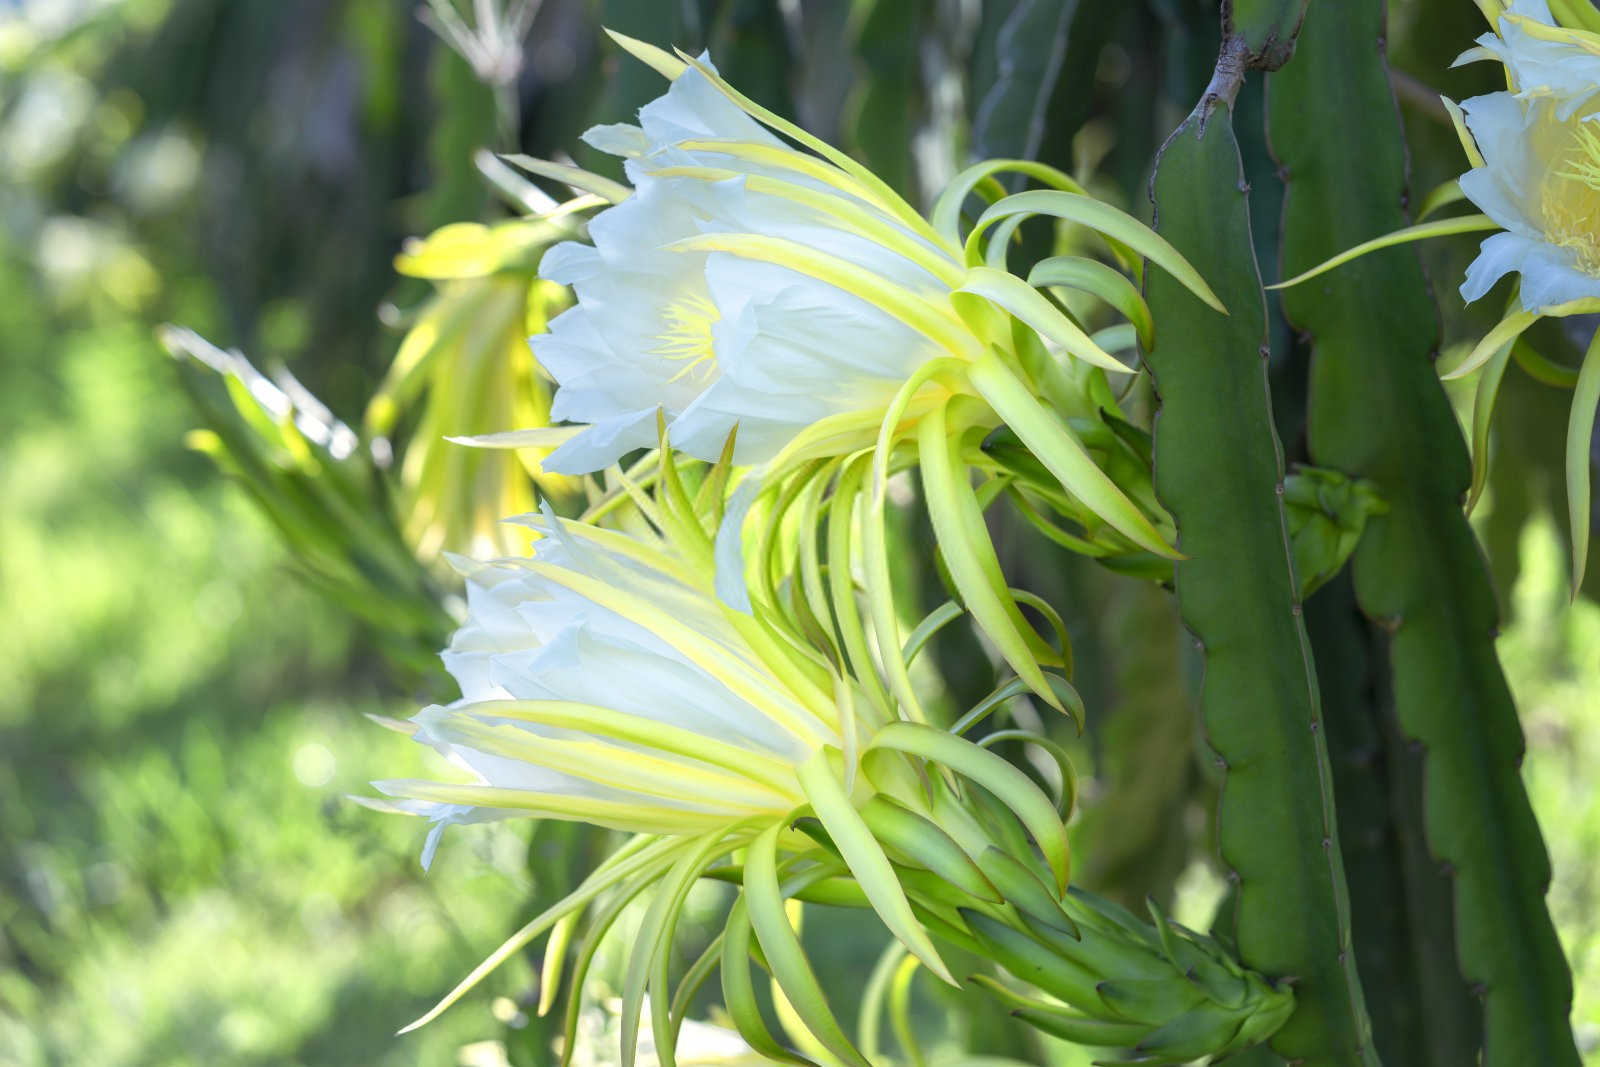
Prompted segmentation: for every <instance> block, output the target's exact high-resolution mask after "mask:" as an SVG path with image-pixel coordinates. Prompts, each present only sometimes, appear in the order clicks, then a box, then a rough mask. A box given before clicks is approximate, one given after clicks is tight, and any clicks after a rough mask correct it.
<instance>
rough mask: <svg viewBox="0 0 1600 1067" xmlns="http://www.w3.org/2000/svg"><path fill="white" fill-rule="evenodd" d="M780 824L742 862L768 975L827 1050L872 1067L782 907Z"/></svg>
mask: <svg viewBox="0 0 1600 1067" xmlns="http://www.w3.org/2000/svg"><path fill="white" fill-rule="evenodd" d="M782 832H783V826H782V825H777V826H772V827H770V828H768V829H766V830H764V831H762V833H761V834H760V835H759V836H758V837H756V839H755V840H754V841H752V842H751V843H750V848H749V851H748V852H747V853H746V855H745V863H744V901H745V903H746V907H747V908H748V911H749V916H750V927H751V929H753V930H754V931H755V935H756V940H757V941H758V942H759V943H760V945H761V949H762V951H763V952H764V953H766V957H767V962H768V964H770V966H771V968H772V979H773V981H774V982H776V983H777V984H778V988H780V989H782V990H783V995H784V996H785V997H787V998H788V1000H789V1003H790V1005H791V1006H792V1007H793V1008H794V1011H795V1014H796V1016H798V1017H799V1019H800V1020H801V1022H802V1023H803V1024H804V1025H805V1027H806V1030H807V1031H808V1032H809V1033H810V1034H811V1035H812V1036H813V1037H815V1038H816V1039H817V1040H818V1041H819V1042H821V1043H822V1045H823V1046H824V1047H825V1048H827V1049H828V1051H829V1052H831V1053H833V1054H834V1055H835V1056H838V1057H839V1058H840V1059H841V1060H843V1061H844V1062H845V1063H847V1064H850V1065H852V1067H872V1065H871V1064H869V1063H867V1061H866V1060H865V1059H863V1058H862V1057H861V1053H859V1052H857V1051H856V1048H855V1046H854V1045H853V1044H851V1043H850V1039H849V1038H848V1037H847V1036H846V1035H845V1032H844V1029H843V1028H842V1027H841V1026H840V1025H839V1020H838V1019H837V1018H836V1017H835V1016H834V1014H833V1009H832V1008H830V1007H829V1006H828V999H827V997H826V995H824V993H823V991H822V984H821V983H820V982H819V981H818V980H817V975H816V972H815V971H814V970H812V969H811V963H810V961H809V960H807V959H806V954H805V949H804V948H802V947H801V945H800V939H799V937H798V936H796V934H795V932H794V928H793V927H792V926H790V925H789V917H788V915H787V914H786V913H785V911H784V906H783V894H782V892H781V891H780V888H779V885H778V869H777V847H778V836H779V834H781V833H782Z"/></svg>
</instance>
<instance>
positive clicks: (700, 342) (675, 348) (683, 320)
mask: <svg viewBox="0 0 1600 1067" xmlns="http://www.w3.org/2000/svg"><path fill="white" fill-rule="evenodd" d="M661 317H662V320H663V321H664V323H665V328H664V329H663V330H662V331H661V335H660V344H658V345H656V347H654V348H652V349H651V350H650V354H651V355H653V356H663V357H665V358H667V359H670V360H673V361H674V362H681V363H682V364H683V368H682V369H681V370H679V371H678V373H676V374H674V375H673V376H672V377H671V378H670V379H669V381H674V382H675V381H677V380H678V379H679V378H683V377H686V376H688V375H689V374H692V373H695V372H697V371H698V373H699V374H700V376H701V378H702V380H704V379H706V378H710V377H711V376H712V375H713V374H715V373H716V369H717V353H716V347H715V345H714V344H713V343H712V340H711V327H712V326H713V325H715V324H716V323H717V322H718V320H720V319H721V318H722V313H721V312H719V311H718V310H717V305H715V304H713V303H712V302H711V300H710V299H709V298H708V297H705V296H701V295H700V294H699V293H688V294H685V295H684V296H681V297H679V298H678V299H677V300H675V301H673V302H672V303H670V304H668V305H667V307H666V309H665V310H664V311H663V312H662V313H661Z"/></svg>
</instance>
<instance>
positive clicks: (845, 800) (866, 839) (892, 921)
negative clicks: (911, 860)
mask: <svg viewBox="0 0 1600 1067" xmlns="http://www.w3.org/2000/svg"><path fill="white" fill-rule="evenodd" d="M798 773H799V778H800V786H801V788H803V789H804V790H805V791H806V799H807V800H809V801H810V802H811V810H812V811H813V812H815V813H816V816H817V819H818V820H819V821H821V823H822V828H823V829H824V830H826V831H828V836H829V837H831V838H833V843H834V844H835V845H837V846H838V848H839V854H840V855H841V856H843V857H844V862H845V865H846V866H848V867H849V868H850V873H851V874H852V875H854V876H855V879H856V882H857V883H858V884H859V885H860V886H861V890H862V892H864V893H866V894H867V899H868V900H870V901H871V902H872V910H873V911H875V912H877V914H878V918H880V919H882V920H883V925H885V926H887V927H888V928H889V931H890V933H892V934H894V936H895V937H897V938H899V939H900V941H901V943H903V944H904V945H905V946H906V948H908V949H910V950H911V952H912V953H913V954H914V955H915V956H916V957H917V959H919V960H921V961H922V962H923V964H924V965H926V966H927V968H928V969H929V970H930V971H932V972H933V973H934V974H936V975H938V976H939V977H940V978H941V979H943V980H944V981H946V982H948V983H949V984H951V985H958V983H957V982H956V980H955V976H953V975H952V974H951V973H950V969H949V968H948V967H946V966H945V962H944V960H942V959H941V958H940V957H939V950H938V949H936V948H934V947H933V942H932V941H931V940H930V939H929V938H928V933H927V931H926V930H924V929H923V928H922V925H921V924H920V923H919V922H917V918H916V916H915V915H913V914H912V912H911V904H910V902H909V901H907V900H906V895H905V891H904V890H903V889H901V888H900V880H899V879H898V878H897V877H895V873H894V868H893V867H892V866H891V865H890V863H889V858H888V857H887V856H885V855H884V854H883V849H882V848H881V847H880V846H879V845H878V842H877V840H876V839H875V838H874V837H873V836H872V831H871V830H869V829H868V828H867V824H866V823H865V822H863V821H862V819H861V816H860V814H859V813H858V812H857V811H856V809H855V806H854V805H852V804H851V803H850V798H849V797H848V796H847V795H846V794H845V791H844V787H843V786H841V785H840V784H839V780H838V779H837V778H835V777H834V775H833V770H832V768H831V767H829V766H828V750H827V749H818V750H817V752H816V754H815V755H813V756H812V757H811V758H810V759H808V760H806V761H805V762H804V763H802V764H801V765H800V768H799V772H798Z"/></svg>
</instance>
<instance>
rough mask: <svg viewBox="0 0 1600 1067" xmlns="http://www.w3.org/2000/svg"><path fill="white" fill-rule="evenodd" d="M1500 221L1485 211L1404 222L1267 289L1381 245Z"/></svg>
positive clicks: (1474, 229)
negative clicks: (1381, 234) (1393, 229)
mask: <svg viewBox="0 0 1600 1067" xmlns="http://www.w3.org/2000/svg"><path fill="white" fill-rule="evenodd" d="M1500 228H1501V227H1500V224H1499V223H1498V222H1496V221H1494V220H1493V219H1491V218H1490V217H1489V216H1487V215H1462V216H1461V217H1460V218H1454V219H1440V220H1439V221H1438V222H1423V223H1419V224H1417V225H1415V226H1407V227H1405V228H1404V229H1399V230H1396V231H1394V232H1393V233H1386V234H1384V235H1383V236H1382V237H1374V238H1373V239H1372V240H1370V241H1363V242H1361V243H1360V244H1358V245H1356V246H1355V247H1354V248H1349V249H1346V250H1345V251H1343V252H1340V253H1339V254H1338V255H1336V256H1334V257H1333V258H1332V259H1328V260H1324V261H1323V262H1321V263H1319V264H1317V265H1316V266H1315V267H1312V268H1311V269H1310V270H1307V271H1302V272H1301V273H1299V274H1296V275H1295V276H1294V277H1293V278H1290V279H1289V280H1288V281H1282V282H1279V283H1278V284H1277V285H1269V286H1267V288H1268V289H1287V288H1289V287H1290V286H1293V285H1299V284H1300V283H1301V282H1307V281H1310V280H1311V279H1312V278H1315V277H1316V276H1317V275H1319V274H1326V273H1327V272H1328V271H1330V270H1333V269H1334V268H1335V267H1342V266H1344V265H1345V264H1346V263H1348V262H1350V261H1351V260H1352V259H1358V258H1360V257H1361V256H1364V255H1366V254H1367V253H1368V252H1376V251H1378V250H1379V249H1380V248H1393V247H1394V246H1395V245H1403V244H1407V243H1409V242H1411V241H1425V240H1427V239H1428V238H1430V237H1449V236H1451V235H1453V234H1458V233H1478V232H1480V231H1483V230H1498V229H1500Z"/></svg>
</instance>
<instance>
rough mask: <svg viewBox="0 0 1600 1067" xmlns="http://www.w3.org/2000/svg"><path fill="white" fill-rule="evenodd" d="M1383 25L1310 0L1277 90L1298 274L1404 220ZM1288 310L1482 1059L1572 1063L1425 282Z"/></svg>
mask: <svg viewBox="0 0 1600 1067" xmlns="http://www.w3.org/2000/svg"><path fill="white" fill-rule="evenodd" d="M1383 29H1384V11H1383V4H1382V2H1381V0H1361V2H1359V3H1357V2H1351V3H1345V4H1339V5H1328V4H1322V5H1314V6H1313V8H1312V10H1311V12H1310V13H1309V15H1308V16H1307V22H1306V26H1305V29H1304V32H1303V34H1302V38H1301V41H1300V45H1299V50H1298V52H1297V54H1296V56H1295V59H1294V61H1293V62H1292V63H1290V64H1289V65H1288V66H1287V67H1286V68H1285V69H1284V70H1283V71H1282V72H1281V73H1279V74H1277V75H1274V76H1273V78H1272V80H1271V82H1270V83H1269V96H1268V104H1269V115H1271V116H1273V121H1272V125H1271V136H1272V144H1273V149H1274V151H1275V153H1276V155H1277V157H1278V159H1279V161H1280V162H1281V163H1282V164H1283V165H1284V169H1285V172H1286V174H1287V176H1288V181H1289V191H1288V197H1287V200H1286V206H1285V221H1284V263H1283V266H1284V270H1285V272H1286V273H1292V272H1296V271H1298V270H1300V269H1301V268H1303V267H1307V266H1310V265H1312V264H1314V263H1317V262H1320V261H1321V260H1323V259H1324V258H1326V257H1327V256H1330V255H1332V254H1334V253H1336V252H1338V251H1340V250H1342V249H1345V248H1348V247H1350V246H1352V245H1354V244H1357V243H1358V242H1360V241H1362V240H1365V239H1367V238H1370V237H1373V236H1376V235H1378V234H1381V233H1385V232H1388V231H1391V230H1394V229H1397V228H1399V227H1401V226H1403V225H1405V224H1406V223H1407V221H1408V220H1407V218H1406V215H1405V212H1404V210H1403V207H1402V205H1403V203H1404V193H1405V168H1406V161H1405V145H1404V142H1403V139H1402V136H1401V132H1400V128H1399V123H1398V118H1397V116H1396V113H1395V104H1394V99H1393V96H1392V94H1391V90H1390V85H1389V77H1388V70H1387V68H1386V65H1385V63H1384V58H1383V54H1382V45H1381V42H1382V38H1383ZM1284 307H1285V311H1286V312H1287V314H1288V315H1289V317H1290V319H1291V320H1292V321H1293V322H1294V323H1295V324H1296V325H1297V326H1298V327H1299V328H1301V329H1302V330H1304V331H1305V332H1306V333H1308V334H1309V335H1310V336H1311V337H1312V338H1313V340H1314V342H1315V345H1316V348H1315V355H1314V356H1313V359H1312V371H1311V400H1310V412H1309V422H1310V430H1309V439H1310V451H1311V455H1312V459H1313V460H1314V461H1315V462H1317V463H1320V464H1323V465H1326V466H1331V467H1335V468H1337V469H1339V470H1342V471H1344V472H1345V473H1347V474H1350V475H1352V476H1357V477H1362V478H1367V479H1370V480H1372V481H1373V482H1375V483H1376V484H1377V485H1378V486H1379V489H1380V491H1381V492H1382V493H1383V495H1384V497H1385V498H1386V499H1387V500H1388V503H1389V512H1388V514H1387V515H1383V516H1378V517H1377V518H1375V519H1374V520H1373V521H1372V523H1371V524H1370V525H1369V527H1368V531H1367V533H1366V535H1365V537H1364V538H1363V540H1362V542H1361V544H1360V546H1359V547H1358V548H1357V550H1356V555H1355V557H1354V568H1355V569H1354V576H1355V585H1356V596H1357V598H1358V600H1359V602H1360V605H1361V608H1362V610H1363V611H1365V612H1366V614H1367V615H1368V616H1369V617H1370V618H1372V619H1373V620H1375V621H1377V622H1378V623H1379V624H1380V625H1381V626H1382V627H1384V628H1385V629H1386V630H1388V631H1389V632H1390V633H1391V635H1392V637H1391V647H1390V655H1391V659H1392V663H1393V671H1394V700H1395V711H1396V715H1397V717H1398V720H1399V723H1400V727H1401V729H1402V730H1403V731H1404V733H1405V734H1406V735H1407V736H1408V737H1409V738H1412V739H1414V740H1416V741H1417V742H1420V744H1421V746H1422V748H1423V751H1424V753H1425V765H1424V772H1425V773H1424V786H1423V787H1424V790H1425V793H1424V799H1425V812H1426V815H1425V824H1426V830H1427V838H1428V845H1429V846H1430V848H1431V850H1432V852H1433V854H1434V855H1435V856H1437V857H1438V858H1439V859H1440V860H1442V861H1444V862H1445V863H1447V864H1448V865H1449V867H1450V868H1451V869H1452V870H1453V872H1454V879H1455V901H1456V923H1457V930H1456V937H1457V944H1458V948H1459V952H1460V958H1461V967H1462V970H1463V972H1464V973H1465V975H1466V978H1467V979H1468V981H1470V982H1472V983H1475V984H1476V986H1477V987H1478V989H1479V990H1480V991H1481V992H1482V993H1483V995H1484V996H1485V1024H1486V1036H1485V1048H1484V1062H1485V1063H1486V1064H1489V1065H1500V1064H1504V1065H1508V1067H1509V1065H1511V1064H1534V1063H1537V1064H1541V1065H1545V1064H1551V1065H1562V1064H1576V1063H1577V1062H1578V1055H1577V1051H1576V1049H1575V1047H1574V1044H1573V1039H1572V1031H1571V1028H1570V1025H1569V1023H1568V1020H1567V1014H1568V1011H1569V1009H1570V1007H1571V1000H1572V984H1571V978H1570V975H1569V973H1568V971H1567V966H1566V963H1565V960H1564V959H1563V958H1562V953H1561V946H1560V943H1559V942H1558V941H1557V939H1556V934H1555V929H1554V927H1553V926H1552V924H1551V922H1550V917H1549V914H1548V912H1547V910H1546V907H1545V902H1544V894H1545V889H1546V887H1547V886H1548V884H1549V880H1550V864H1549V859H1548V857H1547V855H1546V853H1545V849H1544V844H1543V842H1542V840H1541V838H1540V835H1539V827H1538V824H1537V823H1536V822H1535V820H1534V816H1533V810H1532V808H1531V806H1530V805H1529V803H1528V798H1527V794H1526V792H1525V790H1524V789H1523V785H1522V781H1521V778H1520V776H1519V774H1518V769H1517V768H1518V764H1519V763H1520V761H1521V758H1522V752H1523V739H1522V732H1521V729H1520V727H1519V725H1518V723H1517V717H1516V709H1515V708H1514V707H1513V705H1512V701H1511V695H1510V692H1509V691H1508V689H1507V688H1506V682H1505V678H1504V676H1503V675H1502V673H1501V671H1500V666H1499V663H1498V661H1497V660H1496V658H1495V652H1494V642H1493V635H1494V629H1495V625H1496V608H1495V602H1494V593H1493V590H1492V588H1491V587H1490V584H1489V580H1488V575H1487V574H1486V572H1485V570H1484V566H1483V560H1482V557H1481V555H1480V553H1479V550H1478V546H1477V544H1476V542H1475V541H1474V539H1473V536H1472V532H1471V530H1470V528H1469V527H1468V526H1467V523H1466V520H1465V518H1464V517H1463V516H1462V513H1461V501H1462V496H1463V493H1464V492H1465V490H1466V488H1467V483H1468V474H1469V471H1468V464H1467V454H1466V449H1465V447H1464V446H1463V442H1462V438H1461V433H1460V430H1459V428H1458V427H1457V425H1456V421H1455V418H1454V416H1453V414H1452V413H1451V410H1450V407H1449V405H1448V403H1447V401H1446V399H1445V395H1444V392H1443V390H1442V389H1441V388H1440V386H1439V384H1438V381H1437V380H1436V378H1435V374H1434V370H1433V367H1432V364H1431V356H1432V354H1433V351H1434V349H1435V346H1436V344H1437V332H1438V328H1437V321H1436V315H1435V311H1434V308H1433V305H1432V301H1431V300H1430V298H1429V293H1428V287H1427V282H1426V280H1425V279H1424V277H1423V274H1422V271H1421V268H1420V267H1419V265H1418V263H1417V261H1416V258H1415V255H1414V254H1413V253H1411V252H1408V251H1403V250H1394V251H1387V252H1383V253H1379V254H1376V255H1372V256H1368V257H1366V258H1363V259H1361V260H1359V261H1357V262H1356V263H1354V264H1351V265H1350V266H1348V267H1345V268H1343V269H1342V270H1340V271H1338V272H1335V273H1332V274H1329V275H1327V276H1325V277H1324V278H1322V279H1319V280H1318V281H1317V282H1316V283H1314V284H1310V285H1306V286H1304V287H1302V288H1298V289H1294V290H1290V291H1288V292H1287V293H1286V294H1285V298H1284Z"/></svg>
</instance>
